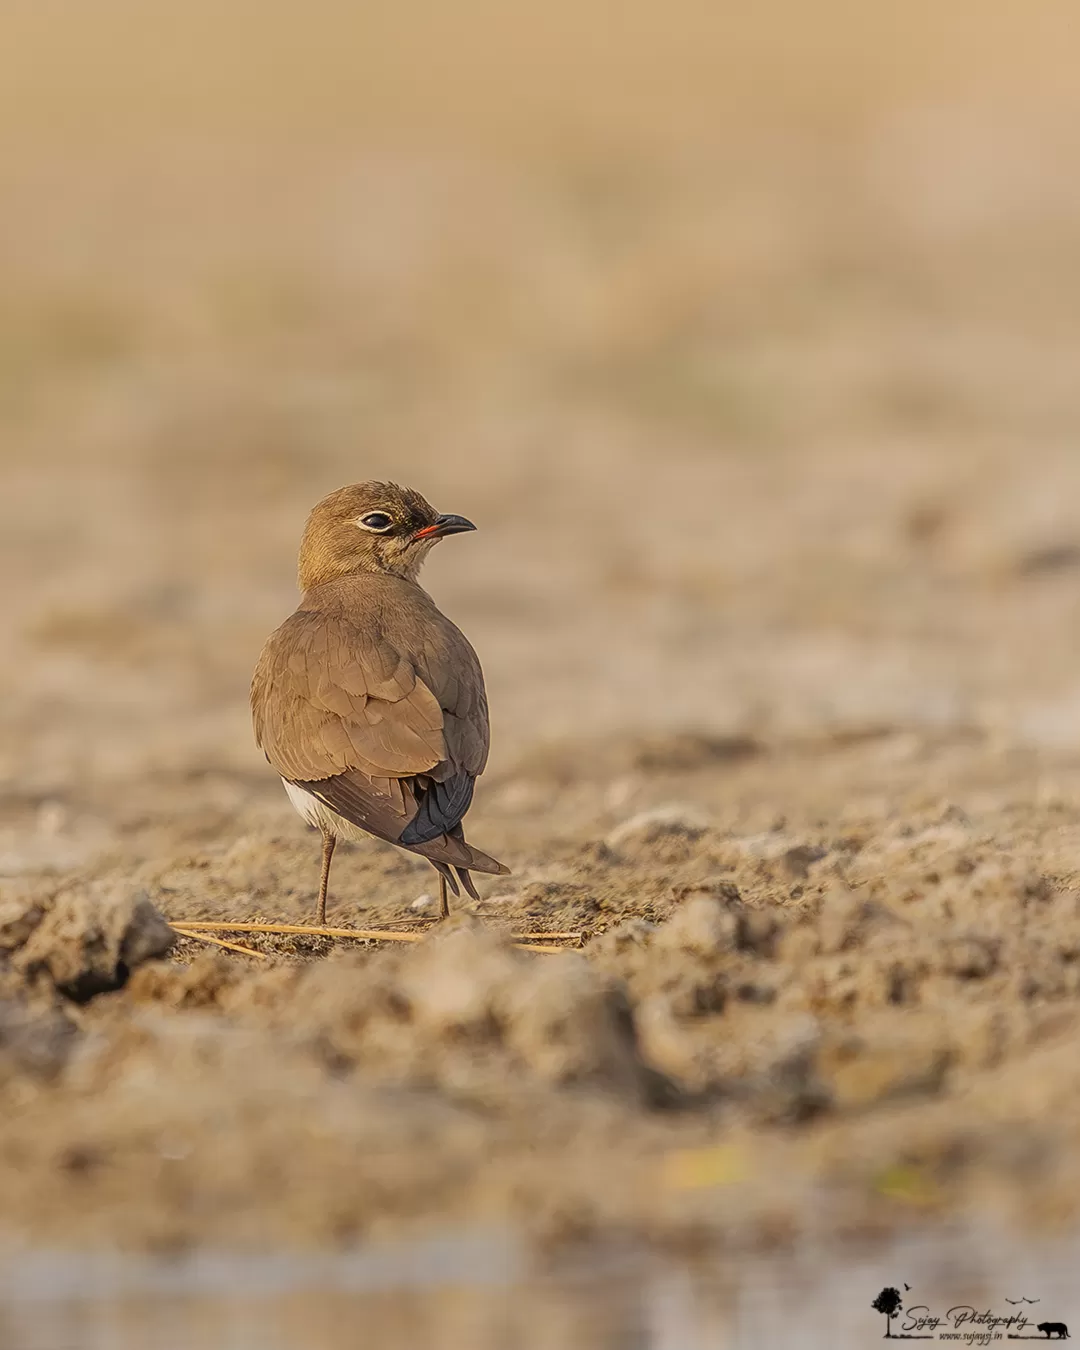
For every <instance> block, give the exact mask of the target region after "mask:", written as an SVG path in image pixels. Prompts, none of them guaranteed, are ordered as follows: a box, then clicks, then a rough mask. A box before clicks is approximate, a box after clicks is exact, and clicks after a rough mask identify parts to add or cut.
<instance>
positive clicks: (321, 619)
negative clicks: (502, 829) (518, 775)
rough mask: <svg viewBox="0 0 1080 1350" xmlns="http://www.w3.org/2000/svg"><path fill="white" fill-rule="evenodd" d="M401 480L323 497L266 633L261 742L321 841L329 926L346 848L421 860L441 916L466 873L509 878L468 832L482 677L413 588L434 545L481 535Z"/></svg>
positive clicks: (481, 732) (482, 728)
mask: <svg viewBox="0 0 1080 1350" xmlns="http://www.w3.org/2000/svg"><path fill="white" fill-rule="evenodd" d="M475 528H476V526H475V525H473V523H472V522H471V521H469V520H466V519H465V518H464V517H463V516H443V515H439V514H438V512H437V511H435V509H434V508H433V507H432V506H430V505H429V504H428V503H427V502H426V501H425V500H424V498H423V497H421V496H420V494H419V493H418V492H413V491H412V490H411V489H409V488H402V487H398V486H397V485H396V484H395V483H354V484H353V485H352V486H351V487H343V488H340V489H339V490H338V491H337V492H332V493H331V494H330V496H329V497H324V498H323V500H322V501H321V502H319V504H318V505H317V506H316V507H315V509H314V510H313V511H312V513H311V515H310V516H309V517H308V522H307V527H306V529H305V530H304V538H303V541H302V543H301V545H300V569H299V585H300V590H301V592H302V593H303V598H302V599H301V601H300V608H299V609H298V610H297V611H296V613H295V614H293V615H292V616H291V617H290V618H288V619H286V620H285V622H284V623H283V624H282V625H281V627H280V628H279V629H278V630H277V631H276V632H275V633H274V634H273V635H272V636H271V637H270V639H269V641H268V642H267V644H266V646H265V647H264V648H263V651H262V655H261V656H260V657H259V663H258V665H257V666H256V667H255V675H254V678H253V680H252V684H251V711H252V717H253V719H254V723H255V740H256V743H257V744H258V746H259V748H260V749H261V750H262V751H263V752H264V753H265V755H266V758H267V759H268V760H269V762H270V764H271V765H272V766H273V767H274V768H275V769H276V770H277V771H278V773H279V774H280V775H281V779H282V782H283V783H284V785H285V791H286V792H287V793H288V794H289V800H290V801H291V802H292V804H293V806H294V807H295V808H296V810H297V811H298V812H299V813H300V815H301V816H303V818H304V819H305V820H306V821H307V822H308V823H309V824H310V825H314V826H316V827H317V828H318V829H319V830H320V831H321V832H322V837H323V857H322V878H321V881H320V883H319V911H318V913H319V922H320V924H322V923H325V920H326V893H327V888H328V886H329V882H330V863H331V860H332V859H333V856H334V848H335V845H336V844H337V841H338V840H339V839H360V838H363V836H364V835H365V834H373V835H375V836H376V837H377V838H379V839H386V840H389V842H390V843H392V844H397V845H399V846H400V847H401V848H406V849H408V850H409V851H410V852H412V853H418V854H420V855H421V857H424V858H427V860H428V861H429V862H430V863H431V865H432V866H433V867H434V868H435V870H436V871H437V872H438V874H439V898H440V905H439V915H440V918H445V916H446V915H447V914H448V913H449V902H448V899H447V888H448V887H449V888H450V889H451V890H452V891H453V892H454V894H455V895H458V894H460V892H459V890H458V882H459V881H460V883H461V885H462V886H464V888H465V890H466V891H467V892H468V893H469V895H471V896H472V897H473V898H474V899H478V898H479V897H478V896H477V893H476V888H475V886H474V885H473V882H472V878H471V877H470V876H469V873H470V871H476V872H494V873H496V874H497V875H499V876H506V875H508V874H509V868H507V867H504V866H503V865H502V863H499V862H496V861H495V859H494V858H489V857H488V856H487V854H486V853H481V852H480V850H479V849H477V848H474V847H473V846H472V845H471V844H467V843H466V842H465V836H464V833H463V832H462V828H461V822H462V820H463V819H464V816H465V813H466V811H468V809H469V804H470V802H471V801H472V795H473V785H474V783H475V781H476V779H477V777H478V776H479V775H480V774H481V773H483V771H484V765H485V764H486V763H487V755H488V709H487V694H486V692H485V690H484V675H483V672H482V671H481V669H480V662H479V661H478V660H477V657H476V653H475V652H474V651H473V649H472V647H471V646H470V645H469V642H468V640H467V639H466V638H465V636H464V634H462V633H461V631H460V630H459V629H458V628H457V627H456V626H455V625H454V624H452V623H451V622H450V620H449V619H448V618H447V617H446V616H445V615H444V614H442V613H441V612H440V611H439V610H438V609H437V608H436V605H435V602H434V601H433V600H432V599H431V597H430V596H429V595H428V594H427V592H426V591H425V590H423V589H422V588H421V587H420V585H419V584H418V583H417V575H418V573H419V571H420V567H421V564H422V563H423V561H424V559H425V558H426V556H427V555H428V553H429V552H430V551H431V549H432V547H433V546H434V545H435V544H436V543H437V542H438V540H440V539H442V538H444V537H445V536H446V535H448V534H462V533H464V532H465V531H466V530H474V529H475Z"/></svg>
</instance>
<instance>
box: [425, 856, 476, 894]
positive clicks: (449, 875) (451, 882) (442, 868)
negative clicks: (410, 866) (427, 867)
mask: <svg viewBox="0 0 1080 1350" xmlns="http://www.w3.org/2000/svg"><path fill="white" fill-rule="evenodd" d="M428 862H430V863H431V865H432V867H434V869H435V871H436V872H438V874H439V876H441V877H444V878H445V879H446V884H447V885H448V886H449V887H450V889H451V890H452V891H453V892H454V895H455V896H458V895H460V894H461V892H460V891H459V890H458V884H457V879H456V878H455V876H454V874H453V872H452V871H451V870H450V867H449V865H448V864H447V863H444V862H435V860H434V859H433V858H429V859H428ZM465 875H466V876H468V875H469V874H468V872H466V873H465ZM458 876H461V873H460V871H459V872H458ZM466 889H468V888H466ZM469 894H470V895H475V894H476V892H475V891H474V890H471V889H470V890H469Z"/></svg>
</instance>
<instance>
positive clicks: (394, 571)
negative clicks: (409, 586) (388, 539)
mask: <svg viewBox="0 0 1080 1350" xmlns="http://www.w3.org/2000/svg"><path fill="white" fill-rule="evenodd" d="M438 542H439V541H438V540H437V539H425V540H422V541H421V542H420V543H419V544H413V545H411V547H409V548H407V549H406V550H405V551H404V552H402V553H399V554H398V555H397V556H396V557H394V558H383V559H380V562H382V564H383V570H384V571H386V572H389V573H390V575H391V576H395V577H404V578H405V580H406V581H415V580H416V578H417V577H418V576H419V575H420V569H421V567H423V565H424V562H425V560H426V559H427V555H428V554H429V553H430V552H431V550H432V549H433V548H434V547H435V545H436V544H437V543H438Z"/></svg>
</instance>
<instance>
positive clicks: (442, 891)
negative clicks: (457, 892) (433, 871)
mask: <svg viewBox="0 0 1080 1350" xmlns="http://www.w3.org/2000/svg"><path fill="white" fill-rule="evenodd" d="M449 890H450V888H449V887H448V886H447V884H446V878H445V877H444V876H443V874H442V873H441V872H440V873H439V918H440V919H448V918H449V917H450V894H449Z"/></svg>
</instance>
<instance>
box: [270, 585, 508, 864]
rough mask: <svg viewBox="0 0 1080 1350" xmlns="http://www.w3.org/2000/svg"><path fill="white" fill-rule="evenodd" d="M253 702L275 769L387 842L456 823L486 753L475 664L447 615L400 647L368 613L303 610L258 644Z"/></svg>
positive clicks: (425, 835)
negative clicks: (357, 616)
mask: <svg viewBox="0 0 1080 1350" xmlns="http://www.w3.org/2000/svg"><path fill="white" fill-rule="evenodd" d="M455 635H456V637H455ZM251 704H252V713H253V717H254V722H255V739H256V741H257V743H258V745H259V746H260V747H261V749H262V750H263V751H264V752H265V754H266V757H267V759H268V760H269V761H270V763H271V764H272V765H273V766H274V768H275V769H276V770H277V771H278V773H280V774H281V775H282V777H283V778H287V779H288V780H289V781H291V782H294V783H298V784H302V785H304V786H306V787H307V788H308V789H309V790H310V791H313V792H314V793H315V795H317V796H318V797H320V798H321V800H323V801H325V802H326V804H327V805H328V806H330V807H331V809H332V810H334V811H336V812H337V813H338V814H339V815H342V816H344V817H345V818H346V819H347V820H351V821H353V822H354V823H355V824H357V825H359V826H361V827H362V828H364V829H367V830H370V831H372V833H375V834H379V835H381V836H382V837H384V838H387V839H391V840H393V841H395V842H397V841H399V840H400V841H401V842H402V843H406V844H417V843H423V842H426V841H427V840H430V839H434V838H436V837H437V836H440V835H443V834H446V833H447V832H449V831H450V830H452V829H454V828H455V827H456V826H457V825H458V824H459V823H460V821H461V818H462V816H463V815H464V814H465V811H466V810H467V809H468V806H469V801H470V800H471V797H472V783H473V779H474V778H475V777H476V775H477V774H478V773H479V772H480V771H481V769H482V768H483V766H484V761H485V760H486V756H487V706H486V700H485V698H484V693H483V678H482V676H481V675H480V669H479V664H478V663H477V662H476V657H475V655H474V654H473V652H472V648H471V647H469V645H468V643H467V642H466V641H465V639H464V638H463V637H461V635H460V634H459V633H458V631H457V629H456V628H454V627H453V625H451V624H449V623H448V622H447V623H446V626H445V628H444V629H443V628H439V629H435V630H433V633H432V640H431V642H430V643H429V644H425V645H424V648H423V650H421V651H420V652H418V653H416V654H413V655H411V656H406V655H404V654H403V653H402V652H401V650H400V649H399V644H395V642H393V641H392V640H391V639H390V638H389V637H388V636H387V635H386V634H385V633H384V632H383V631H382V630H381V629H380V628H379V627H378V626H377V625H375V624H373V623H369V622H365V623H363V624H360V623H352V622H350V621H349V620H348V619H346V618H343V617H341V616H339V615H334V614H328V613H326V612H325V611H322V612H319V611H305V610H299V611H297V613H295V614H294V615H293V616H292V617H291V618H290V619H287V620H286V621H285V623H284V624H282V626H281V627H280V628H279V629H278V630H277V632H276V633H274V634H273V636H272V637H271V638H270V640H269V641H268V642H267V644H266V647H265V648H264V649H263V653H262V655H261V657H260V658H259V664H258V666H257V667H256V670H255V676H254V679H253V681H252V689H251Z"/></svg>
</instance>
